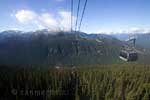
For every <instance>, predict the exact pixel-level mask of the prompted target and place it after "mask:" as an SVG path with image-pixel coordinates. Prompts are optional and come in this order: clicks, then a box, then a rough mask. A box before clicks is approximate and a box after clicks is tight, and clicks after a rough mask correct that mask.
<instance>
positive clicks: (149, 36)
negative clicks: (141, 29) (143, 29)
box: [111, 33, 150, 48]
mask: <svg viewBox="0 0 150 100" xmlns="http://www.w3.org/2000/svg"><path fill="white" fill-rule="evenodd" d="M133 35H134V36H135V37H136V45H139V46H141V47H143V48H150V33H134V34H133ZM133 35H131V34H127V33H122V34H112V35H111V36H113V37H115V38H117V39H119V40H121V41H125V40H127V39H128V38H129V37H130V36H133Z"/></svg>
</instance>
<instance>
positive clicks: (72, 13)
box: [71, 0, 73, 32]
mask: <svg viewBox="0 0 150 100" xmlns="http://www.w3.org/2000/svg"><path fill="white" fill-rule="evenodd" d="M72 16H73V0H71V32H72Z"/></svg>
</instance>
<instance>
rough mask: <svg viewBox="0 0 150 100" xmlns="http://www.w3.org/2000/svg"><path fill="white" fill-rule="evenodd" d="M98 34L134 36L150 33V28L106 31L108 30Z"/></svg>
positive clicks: (100, 31)
mask: <svg viewBox="0 0 150 100" xmlns="http://www.w3.org/2000/svg"><path fill="white" fill-rule="evenodd" d="M97 33H105V34H121V33H126V34H134V33H150V28H138V27H131V28H128V29H118V30H114V31H108V30H107V31H106V30H99V31H97Z"/></svg>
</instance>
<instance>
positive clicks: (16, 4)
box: [0, 0, 150, 33]
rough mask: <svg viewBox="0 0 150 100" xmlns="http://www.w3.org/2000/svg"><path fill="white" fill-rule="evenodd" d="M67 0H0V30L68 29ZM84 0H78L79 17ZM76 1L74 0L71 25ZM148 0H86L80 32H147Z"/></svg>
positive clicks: (68, 8)
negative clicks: (79, 4) (79, 0)
mask: <svg viewBox="0 0 150 100" xmlns="http://www.w3.org/2000/svg"><path fill="white" fill-rule="evenodd" d="M70 1H71V0H0V31H4V30H22V31H35V30H40V29H49V30H51V31H58V30H64V31H68V30H70V26H71V25H70V19H71V16H70V15H71V12H70ZM84 2H85V0H81V6H80V8H81V9H80V12H79V19H80V17H81V13H82V10H83V5H84ZM77 4H78V0H74V11H73V28H74V27H75V21H76V18H77V17H76V12H77ZM149 11H150V0H88V3H87V7H86V10H85V15H84V19H83V23H82V26H81V31H83V32H87V33H104V32H105V33H113V32H114V33H122V32H126V33H129V32H145V33H146V32H150V12H149Z"/></svg>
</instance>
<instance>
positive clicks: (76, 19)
mask: <svg viewBox="0 0 150 100" xmlns="http://www.w3.org/2000/svg"><path fill="white" fill-rule="evenodd" d="M80 1H81V0H79V2H78V8H77V19H76V25H75V31H76V30H77V25H78V17H79V10H80Z"/></svg>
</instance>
